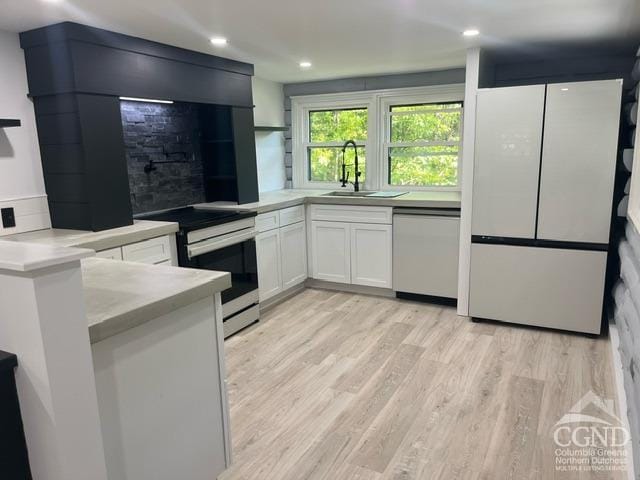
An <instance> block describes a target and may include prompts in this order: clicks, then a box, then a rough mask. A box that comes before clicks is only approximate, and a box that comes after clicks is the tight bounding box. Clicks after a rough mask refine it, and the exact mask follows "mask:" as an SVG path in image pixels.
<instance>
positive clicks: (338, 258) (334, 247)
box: [311, 221, 351, 283]
mask: <svg viewBox="0 0 640 480" xmlns="http://www.w3.org/2000/svg"><path fill="white" fill-rule="evenodd" d="M311 244H312V246H313V247H312V252H311V263H312V266H313V278H316V279H318V280H326V281H329V282H336V283H351V224H349V223H342V222H324V221H313V222H311Z"/></svg>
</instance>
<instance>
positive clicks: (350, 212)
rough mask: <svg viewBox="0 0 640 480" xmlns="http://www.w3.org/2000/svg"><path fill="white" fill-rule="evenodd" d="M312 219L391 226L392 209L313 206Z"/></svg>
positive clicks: (354, 206)
mask: <svg viewBox="0 0 640 480" xmlns="http://www.w3.org/2000/svg"><path fill="white" fill-rule="evenodd" d="M310 208H311V219H312V220H320V221H325V222H351V223H381V224H386V225H391V214H392V209H391V207H363V206H357V205H317V204H316V205H311V207H310Z"/></svg>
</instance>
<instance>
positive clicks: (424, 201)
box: [194, 189, 461, 213]
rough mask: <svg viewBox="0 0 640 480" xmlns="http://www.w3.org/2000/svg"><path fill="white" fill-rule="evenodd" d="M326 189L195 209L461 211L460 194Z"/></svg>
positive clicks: (272, 194) (279, 192)
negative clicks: (352, 193) (345, 193)
mask: <svg viewBox="0 0 640 480" xmlns="http://www.w3.org/2000/svg"><path fill="white" fill-rule="evenodd" d="M327 192H328V191H327V190H302V189H285V190H275V191H272V192H262V193H260V200H259V201H258V202H255V203H246V204H243V205H238V204H235V203H228V202H212V203H201V204H198V205H194V206H195V207H196V208H205V209H206V208H210V209H221V208H222V209H234V210H250V211H254V212H257V213H265V212H270V211H272V210H278V209H281V208H287V207H292V206H294V205H302V204H304V203H322V204H333V205H371V206H382V207H414V208H450V209H459V208H460V201H461V194H460V192H452V191H446V192H433V191H420V192H408V193H405V194H403V195H400V196H398V197H393V198H385V197H339V196H328V195H325V194H326V193H327Z"/></svg>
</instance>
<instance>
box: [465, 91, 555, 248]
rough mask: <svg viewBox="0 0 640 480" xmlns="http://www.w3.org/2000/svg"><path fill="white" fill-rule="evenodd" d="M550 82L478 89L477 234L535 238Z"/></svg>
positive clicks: (474, 220) (474, 225)
mask: <svg viewBox="0 0 640 480" xmlns="http://www.w3.org/2000/svg"><path fill="white" fill-rule="evenodd" d="M544 95H545V86H544V85H534V86H526V87H508V88H495V89H489V90H481V91H480V92H478V111H477V117H476V150H475V161H474V171H473V208H472V226H471V232H472V234H473V235H486V236H495V237H514V238H533V237H534V236H535V227H536V209H537V197H538V176H539V172H540V150H541V142H542V121H543V120H542V119H543V109H544Z"/></svg>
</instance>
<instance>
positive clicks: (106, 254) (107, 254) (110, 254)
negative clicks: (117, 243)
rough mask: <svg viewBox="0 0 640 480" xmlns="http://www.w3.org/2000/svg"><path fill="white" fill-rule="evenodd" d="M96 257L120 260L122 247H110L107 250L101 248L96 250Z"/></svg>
mask: <svg viewBox="0 0 640 480" xmlns="http://www.w3.org/2000/svg"><path fill="white" fill-rule="evenodd" d="M96 257H98V258H106V259H109V260H122V248H120V247H116V248H110V249H109V250H101V251H100V252H96Z"/></svg>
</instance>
